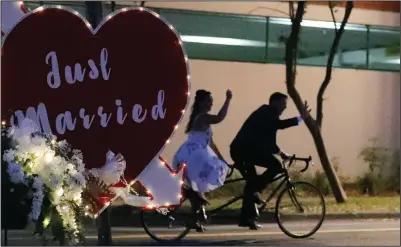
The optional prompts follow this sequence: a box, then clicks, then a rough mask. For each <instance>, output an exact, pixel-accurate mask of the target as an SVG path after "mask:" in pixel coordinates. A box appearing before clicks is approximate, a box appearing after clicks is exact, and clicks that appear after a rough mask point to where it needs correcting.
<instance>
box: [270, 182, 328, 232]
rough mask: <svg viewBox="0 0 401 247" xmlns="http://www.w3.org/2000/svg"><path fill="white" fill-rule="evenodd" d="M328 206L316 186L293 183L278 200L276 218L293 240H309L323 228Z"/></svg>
mask: <svg viewBox="0 0 401 247" xmlns="http://www.w3.org/2000/svg"><path fill="white" fill-rule="evenodd" d="M325 215H326V204H325V201H324V197H323V195H322V193H321V192H320V191H319V189H318V188H316V186H314V185H312V184H310V183H307V182H293V183H292V184H288V186H287V188H286V189H284V190H283V191H281V193H280V195H279V196H278V198H277V202H276V210H275V216H276V221H277V224H278V226H279V227H280V229H281V230H282V231H283V232H284V233H285V234H286V235H287V236H289V237H292V238H307V237H310V236H312V235H313V234H315V233H316V231H318V230H319V228H320V227H321V225H322V223H323V221H324V217H325Z"/></svg>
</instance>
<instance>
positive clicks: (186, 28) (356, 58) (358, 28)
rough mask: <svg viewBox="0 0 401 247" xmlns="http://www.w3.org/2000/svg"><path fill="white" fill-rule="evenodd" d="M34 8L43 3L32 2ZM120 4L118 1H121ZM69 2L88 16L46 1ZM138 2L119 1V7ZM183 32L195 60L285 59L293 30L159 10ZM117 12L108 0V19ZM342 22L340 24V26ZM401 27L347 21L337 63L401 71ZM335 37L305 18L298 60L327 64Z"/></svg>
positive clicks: (323, 24) (280, 24) (325, 25)
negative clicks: (287, 43) (114, 11)
mask: <svg viewBox="0 0 401 247" xmlns="http://www.w3.org/2000/svg"><path fill="white" fill-rule="evenodd" d="M24 3H25V5H26V6H27V7H28V8H29V9H31V10H32V9H35V8H37V7H39V6H40V3H39V1H26V2H24ZM117 3H118V2H117ZM45 4H47V5H52V4H54V5H60V4H61V5H64V6H68V7H70V8H72V9H74V10H76V11H78V12H79V13H81V15H83V16H85V17H86V6H85V2H77V1H76V2H56V1H54V2H45ZM124 7H134V5H123V4H116V6H115V10H119V9H121V8H124ZM152 10H153V11H155V12H157V13H159V14H160V15H161V16H162V17H163V18H164V19H166V20H167V21H168V22H169V23H170V24H172V25H173V26H174V27H175V28H176V29H177V31H178V33H179V34H180V35H181V39H182V40H183V41H184V47H185V48H186V52H187V54H188V56H189V58H192V59H205V60H208V59H209V60H222V61H239V62H256V63H281V64H283V63H284V62H285V61H284V56H285V42H286V39H287V38H288V36H289V35H290V32H291V22H290V20H289V19H287V18H273V17H272V18H269V17H258V16H246V15H233V14H219V13H210V12H198V11H187V10H173V9H164V8H157V9H156V8H155V9H153V8H152ZM110 13H111V5H110V2H104V3H103V17H105V16H107V15H108V14H110ZM340 24H341V23H339V22H338V23H337V28H339V26H340ZM399 35H400V29H399V28H388V27H376V26H372V27H371V26H366V25H355V24H347V25H346V26H345V32H344V34H343V36H342V37H341V41H340V44H339V47H338V51H337V54H336V55H335V57H334V62H333V66H334V67H341V68H353V69H373V70H385V71H400V39H399ZM333 40H334V23H333V22H327V21H312V20H303V21H302V28H301V33H300V43H299V53H298V55H299V58H298V64H300V65H307V66H326V64H327V59H328V55H329V51H330V47H331V44H332V42H333Z"/></svg>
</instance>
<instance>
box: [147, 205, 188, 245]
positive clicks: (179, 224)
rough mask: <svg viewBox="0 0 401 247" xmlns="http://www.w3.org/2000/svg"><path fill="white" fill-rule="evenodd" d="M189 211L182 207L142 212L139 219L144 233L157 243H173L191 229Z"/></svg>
mask: <svg viewBox="0 0 401 247" xmlns="http://www.w3.org/2000/svg"><path fill="white" fill-rule="evenodd" d="M191 215H192V214H191V211H190V210H189V209H188V207H185V206H183V205H181V206H178V207H175V208H170V209H168V210H158V209H152V210H142V211H141V214H140V217H141V223H142V227H143V229H144V230H145V232H146V233H147V234H148V235H149V236H150V237H151V238H153V239H154V240H156V241H158V242H174V241H178V240H180V239H182V238H183V237H185V236H186V235H187V234H188V233H189V231H190V230H191V228H190V227H189V223H190V220H191Z"/></svg>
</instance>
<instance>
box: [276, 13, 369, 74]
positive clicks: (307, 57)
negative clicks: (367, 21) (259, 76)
mask: <svg viewBox="0 0 401 247" xmlns="http://www.w3.org/2000/svg"><path fill="white" fill-rule="evenodd" d="M340 24H341V23H337V28H339V27H340ZM334 30H335V27H334V23H333V22H325V21H310V20H303V21H302V23H301V32H300V41H299V51H298V56H299V57H298V64H300V65H312V66H326V64H327V59H328V55H329V52H330V48H331V45H332V43H333V40H334V37H335V31H334ZM290 32H291V21H290V20H289V19H284V18H270V20H269V49H268V60H269V62H273V63H277V62H278V63H284V62H285V61H284V56H285V41H286V39H287V38H288V37H289V35H290ZM367 47H368V44H367V28H366V26H363V25H353V24H347V25H346V26H345V32H344V33H343V35H342V37H341V40H340V44H339V46H338V52H337V54H336V55H335V57H334V62H333V66H334V67H345V68H366V67H367Z"/></svg>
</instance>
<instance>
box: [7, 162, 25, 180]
mask: <svg viewBox="0 0 401 247" xmlns="http://www.w3.org/2000/svg"><path fill="white" fill-rule="evenodd" d="M7 173H8V175H9V176H10V180H11V182H12V183H14V184H20V183H25V182H26V181H25V175H24V170H23V169H22V167H21V166H20V165H18V164H16V163H9V164H8V168H7Z"/></svg>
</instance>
